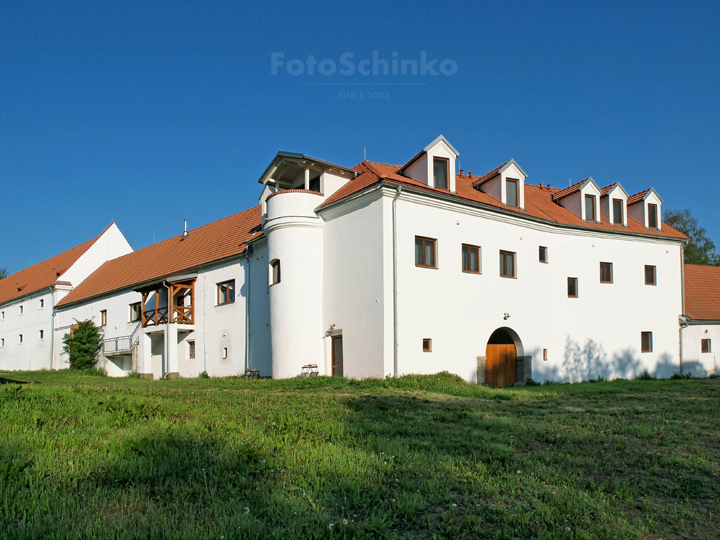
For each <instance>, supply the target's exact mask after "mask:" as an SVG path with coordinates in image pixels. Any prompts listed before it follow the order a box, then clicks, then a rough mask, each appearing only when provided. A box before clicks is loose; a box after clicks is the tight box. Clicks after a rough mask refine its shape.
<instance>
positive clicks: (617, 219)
mask: <svg viewBox="0 0 720 540" xmlns="http://www.w3.org/2000/svg"><path fill="white" fill-rule="evenodd" d="M612 206H613V225H623V223H624V221H623V201H622V199H613V200H612Z"/></svg>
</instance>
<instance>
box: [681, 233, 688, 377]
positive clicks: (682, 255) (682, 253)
mask: <svg viewBox="0 0 720 540" xmlns="http://www.w3.org/2000/svg"><path fill="white" fill-rule="evenodd" d="M686 245H687V242H683V244H682V246H680V295H681V299H682V315H681V316H680V329H679V330H678V333H679V334H680V356H679V358H680V375H682V374H683V364H684V358H683V334H682V331H683V329H684V328H687V327H688V326H689V323H688V318H687V316H686V315H685V246H686ZM683 323H684V326H683Z"/></svg>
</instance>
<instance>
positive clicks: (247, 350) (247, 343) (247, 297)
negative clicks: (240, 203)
mask: <svg viewBox="0 0 720 540" xmlns="http://www.w3.org/2000/svg"><path fill="white" fill-rule="evenodd" d="M245 261H246V264H247V280H246V281H245V286H246V287H247V293H246V294H245V373H247V370H248V368H249V367H250V243H249V242H245Z"/></svg>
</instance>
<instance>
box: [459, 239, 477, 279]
mask: <svg viewBox="0 0 720 540" xmlns="http://www.w3.org/2000/svg"><path fill="white" fill-rule="evenodd" d="M462 271H463V272H470V273H472V274H479V273H480V248H479V247H477V246H470V245H468V244H463V245H462Z"/></svg>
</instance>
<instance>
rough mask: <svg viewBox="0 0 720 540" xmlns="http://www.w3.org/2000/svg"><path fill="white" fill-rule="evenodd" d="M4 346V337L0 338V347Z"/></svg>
mask: <svg viewBox="0 0 720 540" xmlns="http://www.w3.org/2000/svg"><path fill="white" fill-rule="evenodd" d="M4 346H5V338H0V347H4Z"/></svg>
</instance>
